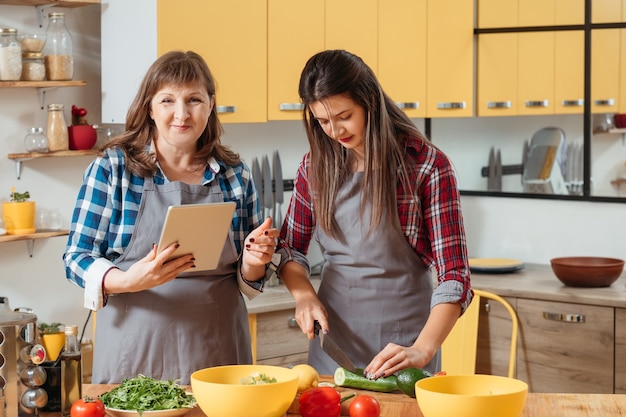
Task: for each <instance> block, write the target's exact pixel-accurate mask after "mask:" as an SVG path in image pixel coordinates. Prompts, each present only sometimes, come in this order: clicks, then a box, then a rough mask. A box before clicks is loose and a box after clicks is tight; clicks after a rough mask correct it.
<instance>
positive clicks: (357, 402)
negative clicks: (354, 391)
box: [348, 395, 380, 417]
mask: <svg viewBox="0 0 626 417" xmlns="http://www.w3.org/2000/svg"><path fill="white" fill-rule="evenodd" d="M348 412H349V414H350V417H379V416H380V404H379V403H378V400H376V398H374V397H372V396H371V395H359V396H358V397H356V398H355V399H354V400H352V403H350V407H349V408H348Z"/></svg>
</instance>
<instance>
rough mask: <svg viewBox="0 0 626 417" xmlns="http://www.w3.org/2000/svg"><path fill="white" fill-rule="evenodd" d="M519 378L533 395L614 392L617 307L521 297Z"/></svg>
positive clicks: (518, 306) (518, 313)
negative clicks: (544, 393)
mask: <svg viewBox="0 0 626 417" xmlns="http://www.w3.org/2000/svg"><path fill="white" fill-rule="evenodd" d="M516 310H517V315H518V317H519V319H520V343H519V345H518V346H519V349H518V358H517V377H518V378H519V379H521V380H523V381H526V382H527V383H528V384H529V390H530V391H531V392H568V393H576V392H579V393H582V392H585V393H612V392H613V366H614V350H615V345H614V342H615V340H614V308H612V307H600V306H591V305H584V304H570V303H561V302H552V301H537V300H528V299H522V298H518V299H517V305H516Z"/></svg>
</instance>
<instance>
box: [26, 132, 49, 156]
mask: <svg viewBox="0 0 626 417" xmlns="http://www.w3.org/2000/svg"><path fill="white" fill-rule="evenodd" d="M24 148H26V152H48V138H47V137H46V135H45V134H44V133H43V128H42V127H31V128H30V129H28V133H27V134H26V136H24Z"/></svg>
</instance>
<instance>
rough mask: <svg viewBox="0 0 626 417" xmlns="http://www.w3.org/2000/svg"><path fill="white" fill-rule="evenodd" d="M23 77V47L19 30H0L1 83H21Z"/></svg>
mask: <svg viewBox="0 0 626 417" xmlns="http://www.w3.org/2000/svg"><path fill="white" fill-rule="evenodd" d="M21 76H22V47H21V46H20V42H19V41H18V40H17V29H13V28H0V81H19V79H20V77H21Z"/></svg>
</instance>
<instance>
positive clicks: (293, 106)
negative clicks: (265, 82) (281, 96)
mask: <svg viewBox="0 0 626 417" xmlns="http://www.w3.org/2000/svg"><path fill="white" fill-rule="evenodd" d="M278 109H279V110H282V111H299V110H304V104H302V103H280V105H279V106H278Z"/></svg>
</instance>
